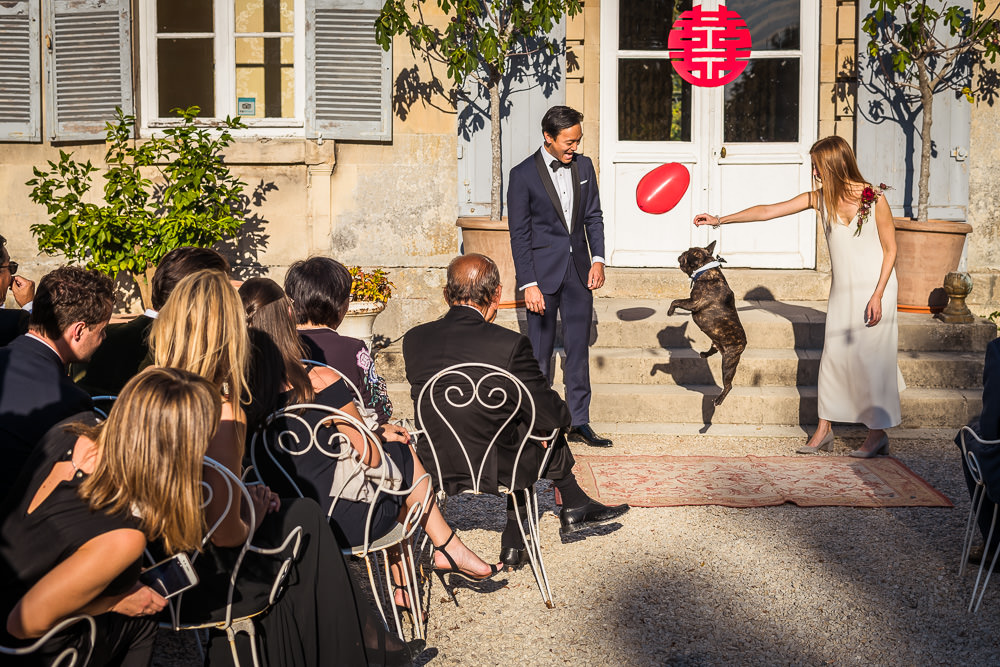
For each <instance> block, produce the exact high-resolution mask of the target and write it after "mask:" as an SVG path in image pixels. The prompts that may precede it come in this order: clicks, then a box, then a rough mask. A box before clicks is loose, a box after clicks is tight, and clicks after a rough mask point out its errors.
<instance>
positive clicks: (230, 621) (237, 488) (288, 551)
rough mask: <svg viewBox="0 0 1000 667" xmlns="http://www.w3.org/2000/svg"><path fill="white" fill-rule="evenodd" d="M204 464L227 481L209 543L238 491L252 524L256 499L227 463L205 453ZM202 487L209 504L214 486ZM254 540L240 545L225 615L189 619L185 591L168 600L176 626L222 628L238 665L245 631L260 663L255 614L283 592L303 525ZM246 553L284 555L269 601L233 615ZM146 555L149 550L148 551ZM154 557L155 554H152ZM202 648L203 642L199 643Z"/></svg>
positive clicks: (256, 664)
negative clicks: (266, 541)
mask: <svg viewBox="0 0 1000 667" xmlns="http://www.w3.org/2000/svg"><path fill="white" fill-rule="evenodd" d="M204 466H205V468H206V470H213V471H214V472H216V473H217V474H219V475H220V476H221V477H222V479H223V480H224V482H225V489H226V511H225V512H223V513H222V514H220V516H219V518H218V519H217V520H216V521H215V522H214V523H213V524H212V525H211V526H209V529H208V531H207V533H206V535H205V538H204V540H202V545H203V546H204V545H207V544H208V542H209V540H210V539H211V538H212V535H213V534H214V533H215V531H216V529H217V528H218V527H219V526H220V525H221V524H222V521H223V520H224V519H225V517H226V515H227V514H228V513H229V510H230V508H231V507H232V506H233V502H234V500H235V498H236V497H237V494H239V495H240V496H241V497H242V498H243V501H244V503H245V504H246V507H247V510H248V511H249V516H248V517H247V519H248V521H249V524H250V525H251V526H253V525H256V521H255V513H254V506H253V502H252V500H251V498H250V493H249V491H247V488H246V486H245V485H244V484H243V482H242V481H241V480H240V478H239V477H237V476H236V475H235V474H234V473H233V472H232V471H230V470H229V469H228V468H226V467H225V466H224V465H222V464H221V463H219V462H218V461H215V460H213V459H211V458H209V457H207V456H206V457H205V460H204ZM202 487H203V488H204V489H205V492H206V493H205V502H204V504H203V506H205V507H207V506H208V503H209V502H211V500H212V489H211V487H210V486H209V484H208V483H207V482H204V481H203V482H202ZM252 540H253V531H249V533H248V535H247V538H246V540H245V541H244V542H243V545H242V546H241V547H240V550H239V555H238V556H237V558H236V561H235V564H234V566H233V569H232V572H230V574H229V587H228V593H227V597H226V605H225V616H224V617H223V618H222V619H220V620H207V621H202V620H199V621H193V622H186V621H185V620H184V617H183V615H182V605H183V602H184V595H185V594H184V593H180V594H179V595H177V596H176V597H174V598H172V599H170V600H168V602H169V605H168V608H169V612H170V620H171V622H170V627H171V628H172V629H173V630H176V631H181V630H212V629H214V630H221V631H224V632H225V633H226V636H227V638H228V639H229V646H230V649H231V650H232V655H233V664H234V665H236V667H239V665H240V659H239V656H238V655H237V651H236V635H238V634H239V633H241V632H243V633H246V634H247V635H248V636H249V637H250V647H251V653H252V656H253V664H254V667H259V665H260V657H259V654H258V649H257V632H256V628H255V626H254V618H256V617H257V616H260V615H261V614H263V613H264V612H266V611H267V610H268V609H270V607H271V605H273V604H274V602H275V600H277V598H278V596H279V595H280V593H281V591H282V589H283V586H284V584H285V580H286V579H287V578H288V574H289V572H290V571H291V568H292V564H293V563H294V562H295V560H296V559H297V558H298V556H299V551H300V549H301V547H302V528H301V527H296V528H294V529H293V530H291V531H289V533H288V535H286V536H285V538H284V540H282V542H281V544H279V545H278V546H276V547H273V548H264V547H258V546H254V545H253V544H251V542H252ZM247 553H256V554H260V555H262V556H278V555H283V559H282V561H281V564H280V566H279V567H278V569H277V573H276V574H275V577H274V582H273V583H272V585H271V590H270V593H269V595H268V599H267V602H266V604H263V605H262V606H261V607H260V608H259V609H255V610H254V611H253V612H251V613H249V614H244V615H240V616H236V617H234V615H233V595H234V593H235V591H236V582H237V579H238V578H239V573H240V567H241V565H242V564H243V560H244V557H245V556H246V554H247ZM147 555H149V554H148V551H147ZM149 557H150V558H151V559H152V558H153V557H152V555H149ZM197 557H198V553H195V554H193V555H192V556H191V561H192V562H194V561H195V560H196V559H197ZM199 648H200V643H199Z"/></svg>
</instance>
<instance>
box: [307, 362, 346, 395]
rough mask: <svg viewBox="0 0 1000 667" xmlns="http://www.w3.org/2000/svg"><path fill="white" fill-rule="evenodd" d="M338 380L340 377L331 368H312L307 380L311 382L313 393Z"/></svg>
mask: <svg viewBox="0 0 1000 667" xmlns="http://www.w3.org/2000/svg"><path fill="white" fill-rule="evenodd" d="M339 379H340V375H338V374H337V373H336V371H334V370H333V369H332V368H326V367H324V366H313V368H312V369H311V370H310V371H309V380H310V381H311V382H312V386H313V390H314V391H323V390H324V389H326V388H327V387H329V386H330V385H331V384H333V383H334V382H336V381H337V380H339Z"/></svg>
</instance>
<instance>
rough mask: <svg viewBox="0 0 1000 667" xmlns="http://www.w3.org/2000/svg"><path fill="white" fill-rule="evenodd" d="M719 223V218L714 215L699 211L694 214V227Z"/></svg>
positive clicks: (714, 225)
mask: <svg viewBox="0 0 1000 667" xmlns="http://www.w3.org/2000/svg"><path fill="white" fill-rule="evenodd" d="M721 224H722V221H721V220H719V218H717V217H716V216H714V215H709V214H708V213H699V214H698V215H696V216H694V226H695V227H701V226H702V225H712V226H713V227H718V226H719V225H721Z"/></svg>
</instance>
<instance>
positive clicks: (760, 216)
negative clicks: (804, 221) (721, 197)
mask: <svg viewBox="0 0 1000 667" xmlns="http://www.w3.org/2000/svg"><path fill="white" fill-rule="evenodd" d="M820 192H821V191H820V190H814V191H812V192H803V193H802V194H800V195H798V196H796V197H794V198H792V199H789V200H788V201H783V202H781V203H778V204H758V205H757V206H751V207H750V208H745V209H743V210H742V211H737V212H736V213H730V214H729V215H723V216H721V217H716V216H714V215H709V214H708V213H699V214H698V215H696V216H694V224H695V226H697V227H700V226H702V225H712V226H713V227H718V226H719V225H726V224H729V223H731V222H757V221H761V220H773V219H774V218H781V217H784V216H786V215H792V214H795V213H801V212H802V211H805V210H806V209H808V208H813V207H814V205H815V204H814V202H816V201H817V200H818V198H819V196H820Z"/></svg>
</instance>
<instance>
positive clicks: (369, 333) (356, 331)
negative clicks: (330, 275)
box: [337, 266, 395, 349]
mask: <svg viewBox="0 0 1000 667" xmlns="http://www.w3.org/2000/svg"><path fill="white" fill-rule="evenodd" d="M348 271H350V272H351V278H353V279H354V282H353V283H352V284H351V304H350V306H348V308H347V315H345V316H344V321H343V322H341V323H340V326H339V327H337V332H338V333H340V334H341V335H344V336H350V337H351V338H358V339H360V340H363V341H364V342H365V344H366V345H367V346H368V348H369V349H371V346H372V338H373V328H374V326H375V318H376V317H378V314H379V313H381V312H382V311H383V310H385V304H386V302H387V301H388V300H389V298H390V297H391V296H392V288H393V287H395V285H393V284H392V282H391V281H390V280H389V275H388V274H387V273H386V272H385V271H384V270H383V269H372V270H371V271H365V270H364V269H362V268H361V267H360V266H352V267H349V268H348Z"/></svg>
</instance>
